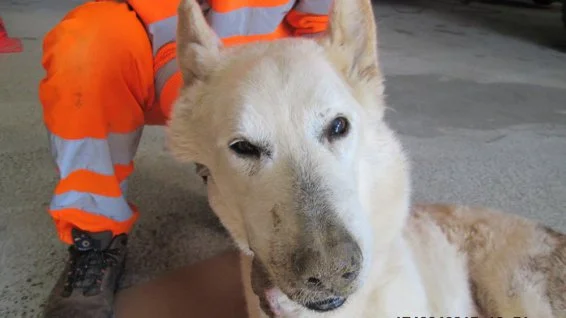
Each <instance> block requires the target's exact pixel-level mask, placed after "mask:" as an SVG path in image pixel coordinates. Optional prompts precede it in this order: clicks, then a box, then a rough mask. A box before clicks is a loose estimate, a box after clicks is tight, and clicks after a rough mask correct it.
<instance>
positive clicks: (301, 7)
mask: <svg viewBox="0 0 566 318" xmlns="http://www.w3.org/2000/svg"><path fill="white" fill-rule="evenodd" d="M332 1H333V0H299V1H298V3H297V6H296V7H295V10H297V11H300V12H304V13H311V14H318V15H327V14H328V13H329V12H330V7H331V6H332Z"/></svg>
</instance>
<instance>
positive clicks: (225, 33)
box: [206, 0, 295, 38]
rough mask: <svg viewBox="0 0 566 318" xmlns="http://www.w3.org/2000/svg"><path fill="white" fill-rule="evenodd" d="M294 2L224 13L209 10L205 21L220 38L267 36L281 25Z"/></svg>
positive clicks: (291, 0)
mask: <svg viewBox="0 0 566 318" xmlns="http://www.w3.org/2000/svg"><path fill="white" fill-rule="evenodd" d="M294 2H295V1H293V0H290V1H288V2H287V3H286V4H284V5H280V6H277V7H253V8H249V7H247V8H241V9H237V10H234V11H230V12H225V13H220V12H216V11H214V10H210V11H209V12H208V14H207V16H206V20H207V21H208V24H209V25H210V26H211V27H212V28H213V29H214V31H215V32H216V34H217V35H218V36H219V37H220V38H226V37H231V36H237V35H242V36H247V35H260V34H269V33H272V32H273V31H275V29H277V27H278V26H279V24H281V22H282V21H283V19H284V18H285V16H286V15H287V13H288V12H289V10H291V8H292V7H293V4H294Z"/></svg>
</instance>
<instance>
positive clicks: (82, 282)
mask: <svg viewBox="0 0 566 318" xmlns="http://www.w3.org/2000/svg"><path fill="white" fill-rule="evenodd" d="M70 253H71V258H70V262H71V266H70V268H69V272H68V273H67V281H66V283H65V292H66V293H68V294H70V293H71V292H72V291H73V289H75V288H77V289H82V290H83V292H85V293H86V292H89V291H93V289H96V290H97V291H98V290H100V286H101V284H102V280H103V278H104V274H105V273H106V270H107V269H108V268H109V267H112V266H114V265H116V264H117V263H118V256H119V254H120V250H119V249H118V248H113V249H106V250H98V249H91V250H88V251H78V250H77V249H76V248H74V247H71V248H70Z"/></svg>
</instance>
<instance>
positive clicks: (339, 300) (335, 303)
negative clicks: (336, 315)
mask: <svg viewBox="0 0 566 318" xmlns="http://www.w3.org/2000/svg"><path fill="white" fill-rule="evenodd" d="M345 302H346V298H345V297H330V298H326V299H324V300H320V301H315V302H308V303H306V304H304V306H305V307H307V308H308V309H311V310H314V311H318V312H327V311H331V310H334V309H338V308H340V307H341V306H342V305H344V303H345Z"/></svg>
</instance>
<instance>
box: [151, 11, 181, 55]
mask: <svg viewBox="0 0 566 318" xmlns="http://www.w3.org/2000/svg"><path fill="white" fill-rule="evenodd" d="M147 30H148V31H149V35H150V37H151V46H152V49H153V56H155V55H156V54H157V51H159V49H160V48H161V47H162V46H164V45H165V44H167V43H170V42H174V41H175V39H176V37H177V16H173V17H170V18H167V19H163V20H160V21H157V22H154V23H151V24H150V25H148V27H147Z"/></svg>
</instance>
